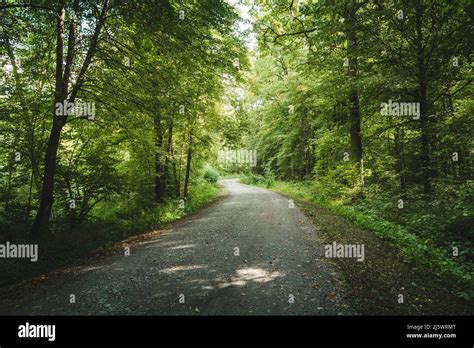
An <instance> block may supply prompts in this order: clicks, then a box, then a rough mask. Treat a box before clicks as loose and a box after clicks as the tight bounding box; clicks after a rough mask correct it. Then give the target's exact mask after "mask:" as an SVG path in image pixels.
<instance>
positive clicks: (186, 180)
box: [183, 129, 193, 200]
mask: <svg viewBox="0 0 474 348" xmlns="http://www.w3.org/2000/svg"><path fill="white" fill-rule="evenodd" d="M192 146H193V133H192V131H191V129H189V143H188V157H187V160H186V174H185V176H184V189H183V197H184V199H185V200H186V199H188V186H189V174H190V173H191V157H192Z"/></svg>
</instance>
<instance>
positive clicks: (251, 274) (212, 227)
mask: <svg viewBox="0 0 474 348" xmlns="http://www.w3.org/2000/svg"><path fill="white" fill-rule="evenodd" d="M221 184H222V185H223V190H224V191H225V192H226V194H225V196H224V197H223V198H222V199H219V200H217V201H216V202H215V203H214V204H211V205H210V206H208V207H206V208H204V209H202V210H200V211H199V212H197V213H195V214H193V215H190V216H188V217H185V218H184V219H182V220H180V221H177V222H175V223H171V224H169V225H168V226H165V227H164V228H162V229H159V230H157V231H153V232H150V233H148V234H144V235H142V236H139V237H133V238H130V239H128V240H126V241H123V242H121V243H118V244H117V245H116V246H115V247H114V248H112V249H111V250H109V252H108V253H106V254H104V255H100V256H98V257H95V258H92V259H88V260H84V261H83V262H82V264H81V265H78V266H76V267H69V268H64V269H61V270H59V271H56V272H52V273H49V274H46V275H44V276H42V277H38V278H37V279H35V280H33V281H28V282H25V283H23V284H20V285H16V286H11V287H9V288H7V289H3V290H2V291H1V293H0V298H1V299H2V300H1V302H0V314H7V315H219V314H224V315H227V314H236V315H271V314H277V315H286V314H288V315H348V314H357V313H356V312H355V311H354V310H353V309H352V308H351V306H350V305H349V304H348V302H347V299H346V292H345V290H344V289H345V288H346V287H345V285H344V284H343V277H342V275H341V273H340V272H338V271H336V267H335V265H333V263H332V262H330V261H329V260H328V259H327V258H325V257H324V247H323V244H322V241H321V240H320V239H319V231H318V228H315V226H314V224H313V223H312V222H311V220H310V219H308V218H307V217H306V216H305V215H304V214H303V213H302V211H301V210H300V209H299V208H298V207H290V205H289V202H288V199H287V198H284V197H283V196H281V195H279V194H278V193H275V192H272V191H270V190H266V189H263V188H258V187H251V186H247V185H244V184H241V183H239V182H238V181H237V180H223V181H221ZM127 246H128V247H129V248H130V256H126V255H125V253H124V250H125V249H124V248H125V247H127ZM352 261H353V262H354V263H356V262H357V261H356V260H352ZM71 299H73V300H74V301H71ZM71 302H74V303H71Z"/></svg>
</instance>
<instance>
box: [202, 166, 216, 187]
mask: <svg viewBox="0 0 474 348" xmlns="http://www.w3.org/2000/svg"><path fill="white" fill-rule="evenodd" d="M202 177H203V178H204V180H206V181H207V182H209V183H211V184H215V183H216V182H217V180H218V179H219V172H218V171H217V169H215V168H213V167H211V166H209V165H208V166H205V167H204V169H203V175H202Z"/></svg>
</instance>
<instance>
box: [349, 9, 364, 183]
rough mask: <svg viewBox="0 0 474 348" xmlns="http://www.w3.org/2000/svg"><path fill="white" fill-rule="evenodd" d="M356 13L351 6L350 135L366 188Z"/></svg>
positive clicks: (353, 151)
mask: <svg viewBox="0 0 474 348" xmlns="http://www.w3.org/2000/svg"><path fill="white" fill-rule="evenodd" d="M356 11H357V8H356V7H355V6H354V5H351V6H350V8H349V11H348V21H347V29H346V30H347V32H346V35H347V53H348V57H349V72H348V74H349V83H350V87H349V133H350V136H351V149H352V156H353V159H354V160H355V161H357V162H358V163H359V170H360V184H361V188H362V189H363V187H364V164H363V159H362V137H361V116H360V106H359V91H358V86H357V79H358V71H357V68H358V62H357V51H358V47H357V45H358V43H357V33H356V27H355V26H356Z"/></svg>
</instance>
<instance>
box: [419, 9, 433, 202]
mask: <svg viewBox="0 0 474 348" xmlns="http://www.w3.org/2000/svg"><path fill="white" fill-rule="evenodd" d="M422 17H423V4H422V3H418V5H417V7H416V34H417V35H416V41H417V60H418V62H417V66H418V91H419V98H420V123H421V126H420V132H421V136H420V141H421V149H420V163H421V172H422V180H423V192H424V193H425V194H429V193H430V192H431V169H430V138H429V127H430V125H429V118H428V116H429V113H428V109H429V104H428V96H427V91H428V79H427V74H426V66H425V49H424V47H423V32H422Z"/></svg>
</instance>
